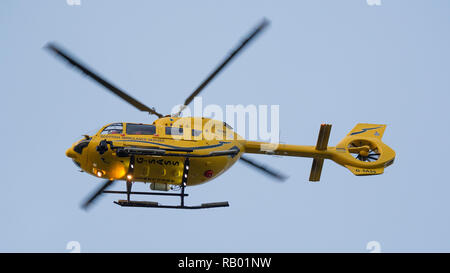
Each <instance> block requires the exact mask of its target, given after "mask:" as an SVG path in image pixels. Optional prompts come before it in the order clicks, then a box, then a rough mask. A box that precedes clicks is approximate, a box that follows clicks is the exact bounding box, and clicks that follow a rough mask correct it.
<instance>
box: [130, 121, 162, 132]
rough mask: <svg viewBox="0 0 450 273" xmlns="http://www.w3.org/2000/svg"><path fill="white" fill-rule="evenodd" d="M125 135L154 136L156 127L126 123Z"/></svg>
mask: <svg viewBox="0 0 450 273" xmlns="http://www.w3.org/2000/svg"><path fill="white" fill-rule="evenodd" d="M127 134H128V135H154V134H156V126H155V125H147V124H133V123H127Z"/></svg>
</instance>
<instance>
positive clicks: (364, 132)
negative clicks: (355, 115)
mask: <svg viewBox="0 0 450 273" xmlns="http://www.w3.org/2000/svg"><path fill="white" fill-rule="evenodd" d="M385 129H386V125H380V124H369V123H358V124H356V126H355V127H354V128H353V129H352V130H351V131H350V133H348V135H347V136H356V135H357V136H359V137H375V138H378V139H381V138H382V137H383V134H384V130H385Z"/></svg>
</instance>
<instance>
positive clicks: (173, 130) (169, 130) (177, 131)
mask: <svg viewBox="0 0 450 273" xmlns="http://www.w3.org/2000/svg"><path fill="white" fill-rule="evenodd" d="M166 135H174V136H181V135H183V128H177V127H166Z"/></svg>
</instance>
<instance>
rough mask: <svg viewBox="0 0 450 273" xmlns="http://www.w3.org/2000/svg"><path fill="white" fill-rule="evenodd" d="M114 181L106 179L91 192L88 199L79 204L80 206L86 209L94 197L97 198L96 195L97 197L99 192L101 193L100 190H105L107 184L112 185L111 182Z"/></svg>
mask: <svg viewBox="0 0 450 273" xmlns="http://www.w3.org/2000/svg"><path fill="white" fill-rule="evenodd" d="M113 182H114V180H106V182H105V183H103V184H102V185H101V186H100V187H99V188H98V189H97V190H96V191H95V192H94V193H93V194H91V196H90V197H89V199H87V200H86V201H85V202H84V203H83V205H81V207H82V208H83V209H87V208H89V206H90V205H91V204H92V202H94V201H95V199H97V197H99V195H100V194H102V192H103V191H104V190H106V189H107V188H108V187H109V186H111V185H112V183H113Z"/></svg>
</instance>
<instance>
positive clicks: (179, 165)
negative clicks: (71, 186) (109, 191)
mask: <svg viewBox="0 0 450 273" xmlns="http://www.w3.org/2000/svg"><path fill="white" fill-rule="evenodd" d="M196 122H197V124H196ZM196 125H197V126H196ZM197 128H198V129H197ZM102 141H103V142H105V141H106V142H107V143H111V144H112V145H113V146H112V147H114V148H115V149H111V148H109V149H107V150H106V151H102V150H101V149H99V148H98V147H99V146H101V142H102ZM243 141H244V140H243V139H242V138H241V137H240V136H239V135H237V134H236V133H235V132H233V131H232V129H231V127H229V126H227V125H226V124H225V123H224V122H222V121H216V120H211V119H207V118H176V117H164V118H160V119H158V120H156V121H155V122H153V124H139V123H126V122H119V123H111V124H108V125H106V126H103V127H102V128H101V130H100V131H98V132H97V133H96V134H95V135H93V136H85V138H84V139H82V140H80V141H78V142H76V143H74V144H73V145H72V147H71V148H69V149H68V150H67V151H66V155H67V156H68V157H70V158H72V159H73V161H74V162H75V164H76V165H78V166H79V167H80V168H81V169H82V171H84V172H86V173H89V174H91V175H94V176H97V177H100V178H104V179H109V180H132V181H133V182H136V181H137V182H145V183H152V184H153V185H152V186H153V187H154V189H161V190H168V185H179V184H181V179H182V175H183V168H184V160H185V158H186V157H189V158H190V171H189V174H188V175H189V177H188V179H187V185H188V186H192V185H198V184H201V183H205V182H207V181H210V180H212V179H214V178H216V177H217V176H219V175H220V174H222V173H223V172H224V171H226V170H227V169H228V168H230V167H231V166H232V165H233V164H234V163H235V162H236V161H237V160H238V159H239V157H240V155H241V154H242V152H243V145H244V143H243ZM110 147H111V146H110ZM122 148H127V149H137V150H139V151H148V150H151V151H154V150H155V151H162V152H163V153H164V154H145V153H144V154H142V153H141V154H135V155H133V157H134V158H133V159H131V158H132V157H131V156H128V155H123V154H121V153H120V152H118V151H120V150H121V149H122ZM227 151H235V152H234V153H232V154H229V153H228V152H227ZM130 160H133V161H134V164H133V162H130ZM130 166H131V167H132V168H133V174H132V177H131V176H129V175H130V174H129V170H130Z"/></svg>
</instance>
